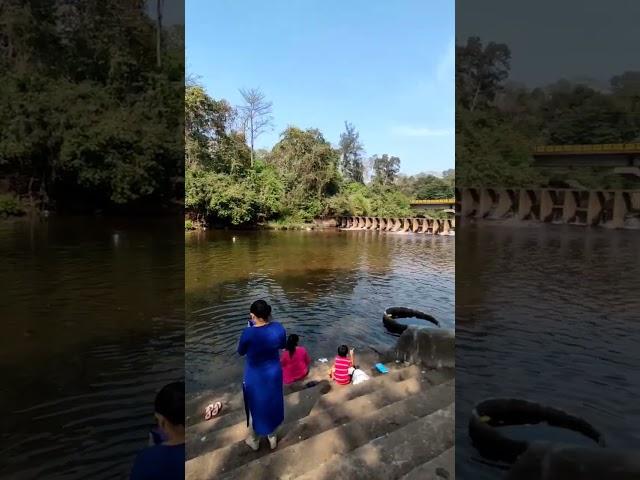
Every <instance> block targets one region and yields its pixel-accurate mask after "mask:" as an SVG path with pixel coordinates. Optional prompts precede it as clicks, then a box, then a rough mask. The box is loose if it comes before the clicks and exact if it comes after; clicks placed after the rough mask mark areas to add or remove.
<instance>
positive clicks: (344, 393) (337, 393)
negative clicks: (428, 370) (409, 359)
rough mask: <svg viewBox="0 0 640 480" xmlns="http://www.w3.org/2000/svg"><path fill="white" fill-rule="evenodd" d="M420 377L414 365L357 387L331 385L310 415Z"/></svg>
mask: <svg viewBox="0 0 640 480" xmlns="http://www.w3.org/2000/svg"><path fill="white" fill-rule="evenodd" d="M420 376H421V370H420V368H419V367H417V366H416V365H411V366H408V367H404V368H400V369H397V370H392V371H390V372H389V373H387V374H385V375H379V376H377V377H372V378H370V379H369V380H367V381H366V382H364V383H361V384H359V385H336V384H335V383H332V384H331V385H332V387H333V388H332V389H331V391H330V392H329V393H328V394H327V395H323V396H322V398H320V400H318V403H317V404H316V406H315V407H313V409H312V413H313V412H316V411H319V410H327V409H329V408H333V407H334V406H335V405H339V404H341V403H344V402H348V401H349V400H352V399H354V398H356V397H359V396H362V395H366V394H368V393H370V392H375V391H376V390H378V389H380V387H381V386H382V385H384V384H389V383H394V382H401V381H404V380H407V379H409V378H418V377H420Z"/></svg>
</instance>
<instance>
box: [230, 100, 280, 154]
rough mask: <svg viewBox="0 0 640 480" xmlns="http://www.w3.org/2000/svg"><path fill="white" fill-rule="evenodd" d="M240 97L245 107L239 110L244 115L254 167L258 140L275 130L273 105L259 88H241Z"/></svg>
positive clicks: (244, 124) (245, 129)
mask: <svg viewBox="0 0 640 480" xmlns="http://www.w3.org/2000/svg"><path fill="white" fill-rule="evenodd" d="M240 95H242V98H243V100H244V102H245V103H244V105H242V106H241V107H239V108H238V110H239V111H240V112H241V115H242V125H243V129H244V133H245V138H247V140H248V141H249V146H250V147H251V165H252V166H253V157H254V150H255V149H254V145H255V141H256V140H257V138H258V137H259V136H260V135H262V134H263V133H265V132H267V131H269V130H271V128H273V117H272V116H271V112H272V105H273V104H272V103H271V102H268V101H267V99H266V97H265V95H264V93H262V92H261V91H260V89H257V88H250V89H246V88H241V89H240Z"/></svg>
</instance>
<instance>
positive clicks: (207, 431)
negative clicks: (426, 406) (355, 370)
mask: <svg viewBox="0 0 640 480" xmlns="http://www.w3.org/2000/svg"><path fill="white" fill-rule="evenodd" d="M420 374H421V371H420V369H419V368H418V367H416V366H410V367H405V368H394V369H393V370H391V371H390V372H389V373H388V374H387V375H379V376H377V377H373V378H371V379H370V380H369V381H367V382H364V383H362V384H360V385H349V386H348V387H347V388H344V387H341V386H337V385H333V386H332V385H331V384H330V383H329V382H328V381H327V380H326V375H325V377H324V378H325V380H323V381H321V383H319V384H318V385H316V386H315V387H312V388H306V389H302V390H299V391H294V392H291V393H289V394H287V395H285V397H284V399H285V420H284V423H285V424H287V423H290V422H293V421H296V420H298V419H299V418H302V417H304V416H309V415H312V414H316V413H319V412H321V411H323V410H325V409H327V408H330V407H331V406H332V405H334V404H336V403H344V402H348V401H350V400H352V399H355V398H358V397H359V396H362V395H366V394H368V393H370V392H374V391H376V390H379V389H380V388H381V385H384V384H390V383H391V384H392V383H396V382H403V381H404V380H407V379H409V378H414V377H417V376H418V375H420ZM435 375H436V374H435V372H434V374H433V375H430V376H435ZM432 383H434V384H435V383H439V380H438V379H437V378H435V379H434V380H433V381H432ZM328 392H330V394H328V395H324V394H326V393H328ZM239 401H240V402H242V394H240V400H239ZM312 410H313V412H312ZM223 411H224V410H223ZM246 433H247V424H246V414H245V411H244V407H243V404H242V403H240V405H239V406H238V407H237V408H235V409H233V410H231V411H228V412H227V413H226V415H225V416H223V417H221V418H220V419H218V420H217V422H214V420H211V421H208V422H204V421H202V422H200V423H198V424H196V425H193V426H190V427H187V431H186V443H187V459H190V458H194V457H196V456H198V455H201V454H202V453H204V452H206V451H211V450H214V449H216V448H219V446H220V445H222V444H225V445H226V444H228V442H232V441H237V439H238V438H239V437H242V438H244V436H245V435H246Z"/></svg>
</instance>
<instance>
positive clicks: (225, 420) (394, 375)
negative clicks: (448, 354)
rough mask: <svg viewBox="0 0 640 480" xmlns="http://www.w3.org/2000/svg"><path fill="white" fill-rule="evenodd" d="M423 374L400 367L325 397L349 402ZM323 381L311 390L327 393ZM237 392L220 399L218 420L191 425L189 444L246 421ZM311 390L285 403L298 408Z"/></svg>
mask: <svg viewBox="0 0 640 480" xmlns="http://www.w3.org/2000/svg"><path fill="white" fill-rule="evenodd" d="M419 374H420V369H419V368H418V367H417V366H409V367H404V366H403V367H398V368H394V369H393V370H391V371H390V372H389V373H388V374H385V375H380V376H377V377H372V378H371V379H370V380H369V381H367V382H364V383H362V384H360V385H344V386H343V385H336V384H334V383H331V390H330V392H325V393H330V395H329V397H334V396H335V398H336V399H337V400H338V401H345V400H344V399H345V397H348V399H351V398H355V397H357V396H359V395H364V394H366V393H368V392H370V391H372V390H375V389H377V388H378V386H379V384H380V383H384V382H388V381H398V380H404V379H406V378H409V377H410V376H416V375H419ZM322 379H323V380H321V381H320V384H319V386H318V385H316V386H315V387H311V388H312V389H320V390H322V391H324V390H326V385H327V377H326V375H323V376H322ZM237 388H238V389H239V390H240V392H237V393H234V394H231V393H228V392H227V393H226V394H221V396H220V397H219V398H221V399H222V400H220V401H222V402H223V408H222V412H221V414H220V416H219V417H216V418H214V419H212V420H209V421H204V420H203V419H202V417H200V421H199V422H197V423H192V424H188V425H187V443H188V442H189V441H190V439H193V438H197V439H200V438H202V437H203V436H210V435H211V432H214V431H216V430H221V429H223V428H227V427H229V426H232V425H235V424H237V423H240V422H242V421H243V420H244V419H245V416H246V415H245V411H244V401H243V398H242V387H241V385H238V386H237ZM309 390H311V389H302V390H298V391H294V392H292V393H289V394H287V395H285V400H286V399H287V398H288V397H289V396H290V395H293V397H291V398H289V401H288V404H297V403H298V402H299V399H298V396H299V395H301V393H300V392H308V391H309ZM213 398H215V397H213ZM201 402H202V400H201ZM207 403H211V401H209V402H206V403H204V405H205V406H206V404H207ZM331 404H332V403H331V402H327V401H325V402H324V403H322V404H321V405H320V406H319V407H318V409H323V408H326V406H329V405H331ZM202 411H204V407H202ZM201 415H202V414H201Z"/></svg>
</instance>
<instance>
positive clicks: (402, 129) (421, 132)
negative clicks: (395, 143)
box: [391, 125, 454, 137]
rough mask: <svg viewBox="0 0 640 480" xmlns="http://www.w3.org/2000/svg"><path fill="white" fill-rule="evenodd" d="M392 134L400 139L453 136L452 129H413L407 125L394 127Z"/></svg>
mask: <svg viewBox="0 0 640 480" xmlns="http://www.w3.org/2000/svg"><path fill="white" fill-rule="evenodd" d="M391 133H393V134H394V135H398V136H400V137H446V136H448V135H453V134H454V130H453V129H452V128H429V127H411V126H407V125H402V126H397V127H393V128H392V129H391Z"/></svg>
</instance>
